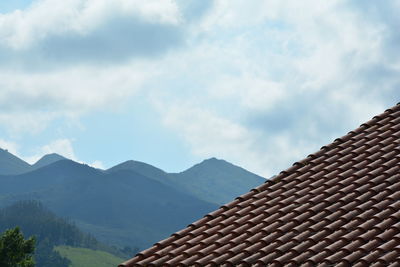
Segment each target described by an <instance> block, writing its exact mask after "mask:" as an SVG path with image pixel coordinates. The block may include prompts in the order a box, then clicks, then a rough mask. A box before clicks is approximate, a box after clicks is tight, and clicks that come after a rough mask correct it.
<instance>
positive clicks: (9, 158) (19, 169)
mask: <svg viewBox="0 0 400 267" xmlns="http://www.w3.org/2000/svg"><path fill="white" fill-rule="evenodd" d="M31 170H32V166H31V165H29V164H28V163H27V162H25V161H23V160H22V159H20V158H18V157H16V156H14V155H13V154H11V153H10V152H8V151H7V150H4V149H1V148H0V175H15V174H21V173H24V172H28V171H31Z"/></svg>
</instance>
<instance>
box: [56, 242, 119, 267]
mask: <svg viewBox="0 0 400 267" xmlns="http://www.w3.org/2000/svg"><path fill="white" fill-rule="evenodd" d="M55 250H56V251H57V252H58V253H60V255H61V256H63V257H65V258H67V259H69V260H70V261H71V265H70V267H115V266H118V264H120V263H121V262H123V261H125V260H124V259H122V258H118V257H116V256H114V255H112V254H110V253H108V252H104V251H99V250H93V249H88V248H75V247H69V246H58V247H56V248H55Z"/></svg>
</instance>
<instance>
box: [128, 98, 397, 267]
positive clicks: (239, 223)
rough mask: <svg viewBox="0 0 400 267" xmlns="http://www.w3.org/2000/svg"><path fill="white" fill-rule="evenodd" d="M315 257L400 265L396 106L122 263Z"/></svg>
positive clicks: (239, 262)
mask: <svg viewBox="0 0 400 267" xmlns="http://www.w3.org/2000/svg"><path fill="white" fill-rule="evenodd" d="M319 263H321V264H338V265H337V266H349V264H352V265H354V266H366V264H367V265H371V266H374V264H375V265H376V266H391V265H393V266H395V265H396V264H400V105H399V104H398V105H396V106H395V107H393V108H392V109H389V110H387V111H385V113H383V114H381V115H379V116H376V117H374V118H373V119H372V120H370V121H368V122H367V123H364V124H362V125H361V126H360V127H359V128H358V129H356V130H354V131H351V132H349V133H348V134H347V135H345V136H344V137H342V138H338V139H336V140H335V141H334V142H333V143H332V144H329V145H327V146H324V147H322V148H321V150H320V151H318V152H316V153H315V154H311V155H309V156H308V157H307V158H306V159H304V160H302V161H299V162H296V163H294V164H293V166H292V167H291V168H289V169H287V170H285V171H282V172H281V173H280V174H279V175H278V176H276V177H275V178H274V179H271V180H268V181H266V182H265V183H264V184H263V185H261V186H259V187H257V188H255V189H253V190H251V191H250V192H248V193H247V194H245V195H242V196H240V197H238V198H237V199H236V200H234V201H233V202H231V203H229V204H226V205H224V206H222V207H220V208H219V209H218V210H216V211H214V212H212V213H210V214H208V215H206V216H205V217H204V218H202V219H201V220H199V221H197V222H194V223H193V224H191V225H189V226H188V227H187V228H185V229H183V230H181V231H179V232H177V233H174V234H173V235H172V236H171V237H169V238H167V239H165V240H163V241H160V242H158V243H156V244H155V245H154V246H153V247H151V248H149V249H148V250H145V251H142V252H141V253H139V254H137V256H136V257H135V258H133V259H131V260H129V261H127V262H126V263H124V264H122V265H121V266H190V265H194V266H217V265H218V266H220V265H221V266H224V265H226V266H233V265H235V266H249V265H252V266H265V265H267V264H269V265H270V266H282V264H285V265H288V266H290V265H292V266H299V265H304V266H314V265H315V264H319ZM382 264H384V265H382ZM335 266H336V265H335ZM396 266H398V265H396Z"/></svg>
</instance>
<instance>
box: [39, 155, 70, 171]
mask: <svg viewBox="0 0 400 267" xmlns="http://www.w3.org/2000/svg"><path fill="white" fill-rule="evenodd" d="M65 159H67V158H65V157H63V156H61V155H59V154H57V153H51V154H47V155H44V156H43V157H42V158H41V159H39V160H38V161H37V162H36V163H35V164H33V165H32V166H33V167H34V169H39V168H41V167H44V166H47V165H49V164H52V163H54V162H56V161H59V160H65Z"/></svg>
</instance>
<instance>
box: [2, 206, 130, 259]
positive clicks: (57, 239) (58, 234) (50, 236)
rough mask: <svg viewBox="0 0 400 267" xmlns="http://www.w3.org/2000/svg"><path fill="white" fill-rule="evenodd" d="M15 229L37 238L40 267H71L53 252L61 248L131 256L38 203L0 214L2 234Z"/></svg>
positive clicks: (16, 207) (3, 210) (36, 253)
mask: <svg viewBox="0 0 400 267" xmlns="http://www.w3.org/2000/svg"><path fill="white" fill-rule="evenodd" d="M15 226H19V227H20V228H21V230H22V232H23V233H24V235H25V236H26V237H28V236H35V238H36V251H35V261H36V264H37V266H38V267H55V266H57V267H64V266H69V264H70V263H71V262H70V260H69V259H67V258H65V257H62V256H61V255H60V254H59V252H57V251H56V250H54V248H55V247H57V246H61V245H65V246H70V247H82V248H90V249H94V250H101V251H107V252H110V253H112V254H117V255H119V256H122V257H126V256H128V255H131V253H129V254H125V253H124V252H122V251H118V250H116V249H115V248H111V247H108V246H106V245H104V244H101V243H100V242H98V241H97V240H96V239H95V238H94V237H93V236H91V235H89V234H85V233H83V232H82V231H80V230H79V229H78V228H77V227H76V226H75V225H74V224H73V223H71V222H69V221H67V220H66V219H62V218H59V217H57V216H56V215H55V214H54V213H52V212H50V211H49V210H48V209H46V208H45V207H43V205H42V204H41V203H39V202H37V201H21V202H17V203H15V204H13V205H11V206H8V207H6V208H3V209H1V210H0V232H3V231H4V230H6V229H10V228H14V227H15Z"/></svg>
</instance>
